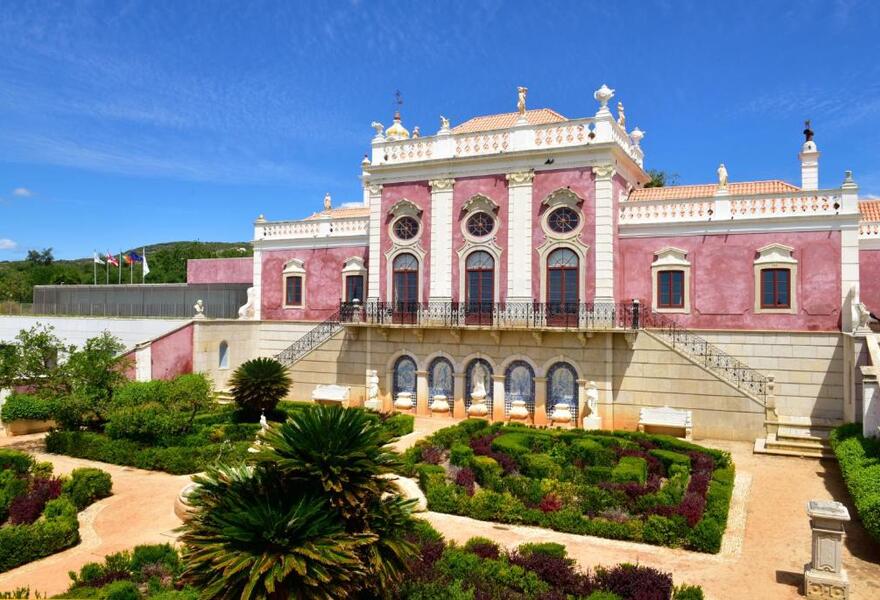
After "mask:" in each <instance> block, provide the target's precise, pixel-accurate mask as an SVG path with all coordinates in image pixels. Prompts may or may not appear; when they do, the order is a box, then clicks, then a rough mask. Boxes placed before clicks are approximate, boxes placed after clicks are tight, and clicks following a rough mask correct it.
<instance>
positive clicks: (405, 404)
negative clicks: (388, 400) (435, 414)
mask: <svg viewBox="0 0 880 600" xmlns="http://www.w3.org/2000/svg"><path fill="white" fill-rule="evenodd" d="M413 406H415V405H414V404H413V395H412V392H400V393H399V394H397V398H395V399H394V408H396V409H397V410H412V409H413Z"/></svg>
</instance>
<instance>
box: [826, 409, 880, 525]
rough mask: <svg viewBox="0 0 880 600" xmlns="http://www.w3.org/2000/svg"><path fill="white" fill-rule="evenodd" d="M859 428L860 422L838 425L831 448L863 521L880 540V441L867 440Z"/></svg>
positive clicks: (832, 436) (833, 433)
mask: <svg viewBox="0 0 880 600" xmlns="http://www.w3.org/2000/svg"><path fill="white" fill-rule="evenodd" d="M860 430H861V425H860V424H858V423H850V424H847V425H843V426H841V427H838V428H837V429H835V430H834V431H832V432H831V438H830V439H831V448H832V449H833V450H834V454H835V455H836V456H837V460H838V462H839V463H840V471H841V473H842V474H843V480H844V481H845V482H846V487H847V489H848V490H849V493H850V496H852V499H853V503H854V504H855V506H856V511H857V512H858V513H859V517H860V518H861V520H862V524H863V525H864V527H865V529H866V530H867V531H868V533H869V534H870V535H871V536H872V537H873V538H874V539H875V540H877V541H880V442H878V441H877V440H871V439H865V438H864V437H863V436H862V434H861V431H860Z"/></svg>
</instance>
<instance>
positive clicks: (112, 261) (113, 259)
mask: <svg viewBox="0 0 880 600" xmlns="http://www.w3.org/2000/svg"><path fill="white" fill-rule="evenodd" d="M107 262H108V263H109V264H111V265H113V266H114V267H118V266H119V261H118V260H116V257H115V256H113V255H112V254H110V253H109V252H108V253H107Z"/></svg>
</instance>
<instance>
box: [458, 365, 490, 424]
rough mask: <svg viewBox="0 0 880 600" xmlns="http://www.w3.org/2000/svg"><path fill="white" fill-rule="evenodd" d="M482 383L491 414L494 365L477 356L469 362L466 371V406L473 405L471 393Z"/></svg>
mask: <svg viewBox="0 0 880 600" xmlns="http://www.w3.org/2000/svg"><path fill="white" fill-rule="evenodd" d="M480 384H481V385H482V389H483V390H484V391H485V392H486V407H487V408H488V409H489V414H490V415H491V414H492V388H493V387H494V386H493V385H492V365H490V364H489V362H488V361H487V360H485V359H483V358H475V359H474V360H472V361H471V362H470V363H468V366H467V369H465V372H464V387H465V391H464V405H465V408H470V406H471V394H472V393H473V391H474V389H475V388H476V387H477V386H478V385H480Z"/></svg>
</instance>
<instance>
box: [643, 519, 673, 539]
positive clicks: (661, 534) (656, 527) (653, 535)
mask: <svg viewBox="0 0 880 600" xmlns="http://www.w3.org/2000/svg"><path fill="white" fill-rule="evenodd" d="M642 536H643V539H644V540H645V542H647V543H649V544H656V545H658V546H673V545H675V543H676V542H677V541H678V539H679V534H678V526H677V525H676V524H675V521H673V520H672V519H670V518H668V517H661V516H660V515H651V516H650V517H648V518H647V520H646V521H645V527H644V528H643V530H642Z"/></svg>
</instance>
